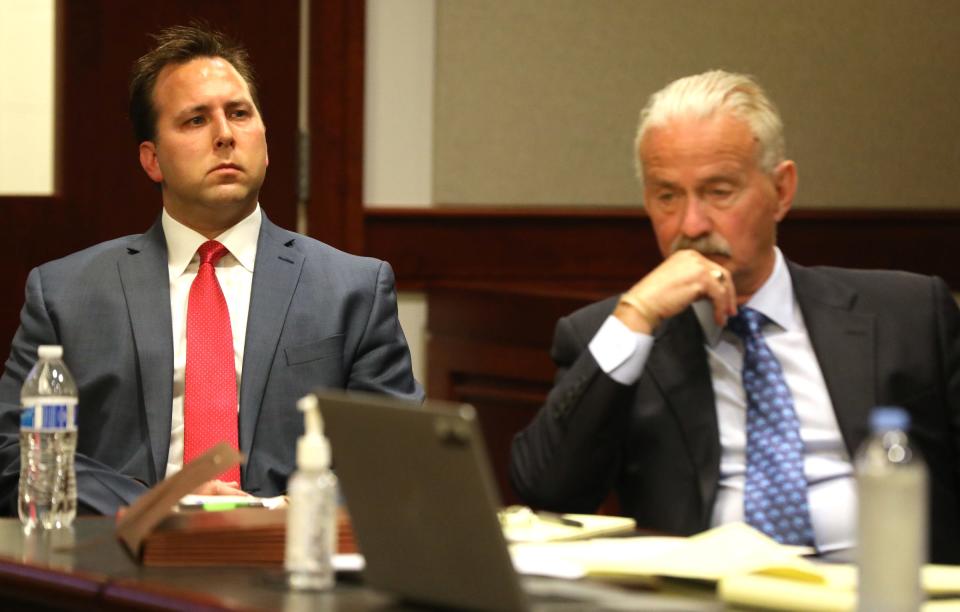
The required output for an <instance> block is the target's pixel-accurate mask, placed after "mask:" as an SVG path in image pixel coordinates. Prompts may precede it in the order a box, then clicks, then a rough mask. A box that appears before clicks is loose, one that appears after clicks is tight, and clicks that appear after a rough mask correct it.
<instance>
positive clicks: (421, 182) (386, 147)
mask: <svg viewBox="0 0 960 612" xmlns="http://www.w3.org/2000/svg"><path fill="white" fill-rule="evenodd" d="M436 12H437V11H436V2H435V0H405V1H404V2H397V1H395V0H367V32H366V45H367V46H366V75H365V83H364V143H363V154H364V159H363V200H364V203H365V204H366V205H367V206H391V205H394V206H430V205H431V204H432V203H433V88H434V86H433V79H434V55H435V52H434V49H435V40H436ZM398 307H399V310H400V324H401V325H402V326H403V331H404V333H405V334H406V336H407V341H408V342H409V344H410V352H411V353H412V355H413V373H414V375H415V376H416V377H417V379H418V380H419V381H420V382H422V383H425V382H426V379H427V369H426V366H427V363H426V352H427V334H426V319H427V305H426V297H425V296H424V295H423V294H422V293H417V292H402V293H401V294H400V296H399V304H398Z"/></svg>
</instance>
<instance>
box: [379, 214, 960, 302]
mask: <svg viewBox="0 0 960 612" xmlns="http://www.w3.org/2000/svg"><path fill="white" fill-rule="evenodd" d="M365 218H366V224H365V252H366V253H367V254H369V255H372V256H375V257H380V258H383V259H386V260H387V261H389V262H391V264H393V266H394V268H395V270H396V272H397V280H398V285H399V286H400V288H401V289H409V290H422V289H427V288H430V287H435V286H449V285H451V284H453V285H459V286H465V287H476V286H481V287H482V286H488V287H489V286H496V287H510V286H514V287H517V288H522V289H521V290H523V291H528V292H529V291H536V290H537V289H538V288H541V289H543V290H549V291H553V290H556V289H558V288H563V290H564V291H567V292H572V293H574V294H588V295H601V294H605V293H611V292H614V291H618V290H622V289H623V288H624V287H625V286H628V285H629V284H630V283H631V282H633V281H635V280H636V279H637V278H639V277H640V276H641V275H642V274H643V273H644V272H645V271H647V270H649V269H651V268H652V267H654V266H655V265H657V263H658V262H659V261H660V255H659V252H658V250H657V246H656V243H655V241H654V238H653V233H652V231H651V229H650V222H649V219H648V218H647V216H646V214H645V213H644V211H643V209H641V208H619V207H590V208H587V207H578V208H573V207H570V208H567V207H557V206H550V207H541V206H537V207H531V206H528V207H492V206H442V207H434V208H392V207H368V208H367V209H366V210H365ZM958 239H960V210H951V209H941V210H910V209H898V210H887V209H884V210H876V209H829V210H828V209H797V210H794V211H791V213H790V215H789V216H788V217H787V218H786V219H785V220H784V221H783V222H782V223H781V224H780V234H779V244H780V246H781V248H782V249H783V251H784V253H786V254H787V255H788V256H789V257H790V258H791V259H793V260H795V261H797V262H799V263H802V264H807V265H819V264H825V265H835V266H845V267H853V268H894V269H902V270H909V271H913V272H919V273H923V274H935V275H938V276H941V277H942V278H944V279H945V280H946V281H947V283H948V284H949V285H950V286H951V287H952V288H953V289H954V290H955V291H960V269H958V266H956V265H955V262H956V260H957V257H956V245H957V243H958V242H960V240H958Z"/></svg>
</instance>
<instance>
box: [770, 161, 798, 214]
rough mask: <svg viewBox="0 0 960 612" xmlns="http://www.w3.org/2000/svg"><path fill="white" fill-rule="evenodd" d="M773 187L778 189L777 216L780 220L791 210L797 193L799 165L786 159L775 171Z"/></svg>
mask: <svg viewBox="0 0 960 612" xmlns="http://www.w3.org/2000/svg"><path fill="white" fill-rule="evenodd" d="M773 187H774V189H776V190H777V210H776V213H775V218H776V220H777V221H778V222H779V221H781V220H783V218H784V217H786V216H787V213H788V212H790V207H791V206H793V196H795V195H796V194H797V165H796V164H795V163H793V162H792V161H791V160H789V159H785V160H783V161H782V162H780V163H779V164H777V167H776V168H775V169H774V171H773Z"/></svg>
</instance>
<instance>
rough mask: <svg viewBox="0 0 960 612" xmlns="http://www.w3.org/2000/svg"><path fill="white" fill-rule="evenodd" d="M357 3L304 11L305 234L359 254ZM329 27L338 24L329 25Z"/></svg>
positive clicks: (361, 25) (340, 1) (360, 60)
mask: <svg viewBox="0 0 960 612" xmlns="http://www.w3.org/2000/svg"><path fill="white" fill-rule="evenodd" d="M365 19H366V7H365V4H364V3H363V2H355V1H354V0H337V1H325V2H319V3H318V2H314V3H313V4H312V5H311V9H310V23H311V35H310V36H311V37H310V62H311V78H310V109H311V113H312V114H311V116H310V129H311V133H312V136H311V144H310V149H311V151H310V183H311V185H310V194H311V195H310V202H309V207H308V212H307V223H308V233H309V234H310V235H311V236H313V237H314V238H317V239H319V240H322V241H324V242H326V243H327V244H331V245H333V246H335V247H337V248H340V249H344V250H346V251H350V252H353V253H359V252H362V250H363V235H364V232H363V220H364V218H363V194H362V189H363V80H364V76H363V70H364V36H365V30H366V24H365ZM330 24H339V25H338V26H331V25H330Z"/></svg>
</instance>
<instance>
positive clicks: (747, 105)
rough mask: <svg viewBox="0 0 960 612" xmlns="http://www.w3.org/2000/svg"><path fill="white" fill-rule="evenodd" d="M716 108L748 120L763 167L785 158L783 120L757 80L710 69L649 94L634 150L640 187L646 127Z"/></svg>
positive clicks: (699, 115)
mask: <svg viewBox="0 0 960 612" xmlns="http://www.w3.org/2000/svg"><path fill="white" fill-rule="evenodd" d="M717 112H728V113H730V114H732V115H733V116H735V117H738V118H740V119H742V120H744V121H745V122H746V123H747V125H748V126H749V127H750V130H751V131H752V132H753V135H754V136H755V137H756V139H757V141H758V143H759V148H758V150H757V161H758V163H759V164H760V167H761V168H762V169H763V170H764V171H766V172H773V170H774V169H775V168H776V167H777V164H779V163H780V162H782V161H783V160H784V157H785V155H786V144H785V143H784V139H783V121H781V119H780V113H779V111H777V107H776V105H774V103H773V101H772V100H770V98H768V97H767V94H766V93H765V92H764V91H763V88H762V87H760V84H759V83H757V82H756V80H754V79H753V77H751V76H748V75H745V74H736V73H732V72H725V71H723V70H711V71H709V72H704V73H702V74H695V75H693V76H688V77H684V78H682V79H677V80H676V81H673V82H672V83H670V84H669V85H667V86H666V87H664V88H663V89H661V90H660V91H658V92H656V93H655V94H653V95H652V96H650V99H649V100H647V105H646V106H645V107H644V108H643V110H642V111H640V125H639V126H638V127H637V137H636V140H634V149H633V150H634V160H635V162H636V170H637V178H638V179H639V180H640V186H641V188H642V187H643V160H642V159H641V158H640V145H641V143H642V142H643V137H644V135H645V134H646V133H647V130H649V129H650V128H653V127H659V126H663V125H666V124H667V123H668V122H669V121H670V120H672V119H676V118H678V117H694V118H706V117H709V116H711V115H713V114H715V113H717Z"/></svg>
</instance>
